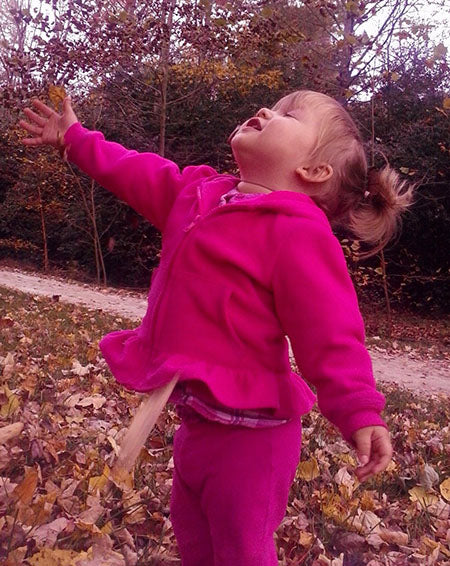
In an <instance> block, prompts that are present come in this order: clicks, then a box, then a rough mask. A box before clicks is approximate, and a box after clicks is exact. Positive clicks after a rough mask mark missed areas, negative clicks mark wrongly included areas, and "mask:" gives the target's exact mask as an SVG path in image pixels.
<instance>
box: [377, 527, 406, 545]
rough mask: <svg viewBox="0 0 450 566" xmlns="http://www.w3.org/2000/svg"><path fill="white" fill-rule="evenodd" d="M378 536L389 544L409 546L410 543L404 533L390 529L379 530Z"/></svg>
mask: <svg viewBox="0 0 450 566" xmlns="http://www.w3.org/2000/svg"><path fill="white" fill-rule="evenodd" d="M378 534H379V536H380V537H381V538H382V539H383V540H384V542H387V543H388V544H401V545H407V544H408V542H409V537H408V535H407V534H406V533H403V532H402V531H390V530H389V529H383V528H380V529H378Z"/></svg>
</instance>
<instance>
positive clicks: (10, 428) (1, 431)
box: [0, 423, 23, 445]
mask: <svg viewBox="0 0 450 566" xmlns="http://www.w3.org/2000/svg"><path fill="white" fill-rule="evenodd" d="M22 430H23V423H13V424H10V425H7V426H3V427H1V428H0V445H1V444H6V442H8V440H11V438H15V437H16V436H19V434H20V433H21V432H22Z"/></svg>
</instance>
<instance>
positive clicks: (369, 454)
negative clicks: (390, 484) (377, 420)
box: [352, 426, 393, 482]
mask: <svg viewBox="0 0 450 566" xmlns="http://www.w3.org/2000/svg"><path fill="white" fill-rule="evenodd" d="M352 441H353V442H354V445H355V448H356V453H357V456H358V460H359V461H360V462H361V464H362V466H361V467H359V468H357V469H356V470H355V473H356V475H357V477H358V480H359V481H360V482H363V481H365V480H366V479H367V478H369V477H370V476H373V475H374V474H377V473H378V472H382V471H383V470H384V469H385V468H386V467H387V465H388V464H389V462H390V461H391V458H392V452H393V450H392V444H391V440H390V437H389V432H388V431H387V430H386V428H384V427H383V426H366V427H363V428H360V429H358V430H357V431H355V432H354V433H353V435H352Z"/></svg>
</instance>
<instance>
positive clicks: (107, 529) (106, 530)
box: [100, 521, 113, 535]
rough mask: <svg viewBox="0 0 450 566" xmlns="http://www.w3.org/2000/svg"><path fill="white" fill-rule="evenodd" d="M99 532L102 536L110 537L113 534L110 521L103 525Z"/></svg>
mask: <svg viewBox="0 0 450 566" xmlns="http://www.w3.org/2000/svg"><path fill="white" fill-rule="evenodd" d="M100 532H102V533H103V534H104V535H110V534H111V533H112V532H113V526H112V523H111V521H108V522H107V523H105V524H104V525H103V527H102V528H101V529H100Z"/></svg>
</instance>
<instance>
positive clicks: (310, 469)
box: [296, 458, 320, 481]
mask: <svg viewBox="0 0 450 566" xmlns="http://www.w3.org/2000/svg"><path fill="white" fill-rule="evenodd" d="M296 475H297V478H299V479H301V480H305V481H311V480H313V479H315V478H317V477H318V476H319V475H320V471H319V466H318V464H317V460H316V459H315V458H310V459H309V460H306V461H304V462H300V464H299V465H298V467H297V474H296Z"/></svg>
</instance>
